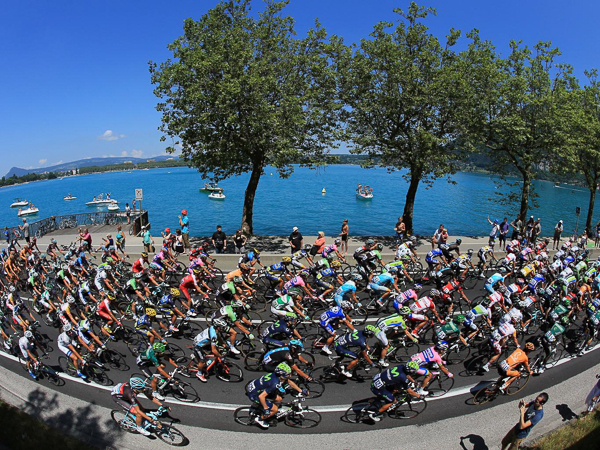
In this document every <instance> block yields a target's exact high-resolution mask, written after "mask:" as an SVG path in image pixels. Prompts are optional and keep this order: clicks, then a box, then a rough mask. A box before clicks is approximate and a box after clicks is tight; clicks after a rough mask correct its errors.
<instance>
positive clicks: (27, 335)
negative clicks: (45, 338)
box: [25, 330, 33, 339]
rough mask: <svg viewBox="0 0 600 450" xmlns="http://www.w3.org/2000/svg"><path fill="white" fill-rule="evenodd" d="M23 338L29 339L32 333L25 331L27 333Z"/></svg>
mask: <svg viewBox="0 0 600 450" xmlns="http://www.w3.org/2000/svg"><path fill="white" fill-rule="evenodd" d="M25 337H26V338H27V339H31V338H32V337H33V333H32V332H31V331H29V330H27V331H26V332H25Z"/></svg>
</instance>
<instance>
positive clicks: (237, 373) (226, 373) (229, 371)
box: [215, 361, 244, 383]
mask: <svg viewBox="0 0 600 450" xmlns="http://www.w3.org/2000/svg"><path fill="white" fill-rule="evenodd" d="M215 372H216V375H217V378H218V379H219V380H221V381H225V382H227V383H240V382H241V381H243V380H244V372H243V371H242V368H241V367H240V366H238V365H237V364H235V363H232V362H230V361H227V363H226V365H218V366H217V367H216V369H215Z"/></svg>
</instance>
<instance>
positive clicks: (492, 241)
mask: <svg viewBox="0 0 600 450" xmlns="http://www.w3.org/2000/svg"><path fill="white" fill-rule="evenodd" d="M487 220H488V222H489V223H490V225H491V226H492V229H491V230H490V237H489V239H488V245H489V246H490V247H492V250H494V246H495V245H496V236H497V235H498V232H499V231H500V225H498V219H494V221H493V222H492V221H491V220H490V216H488V218H487Z"/></svg>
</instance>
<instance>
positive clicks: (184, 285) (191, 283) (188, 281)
mask: <svg viewBox="0 0 600 450" xmlns="http://www.w3.org/2000/svg"><path fill="white" fill-rule="evenodd" d="M199 273H200V268H198V267H196V268H194V270H193V273H190V274H187V275H186V276H185V277H183V279H182V280H181V283H180V284H179V290H180V291H181V292H183V295H184V296H185V298H186V299H187V302H182V304H183V306H185V308H186V309H187V310H188V311H190V315H191V316H192V317H194V316H196V315H197V314H196V312H195V311H194V305H193V303H192V297H191V295H190V292H189V291H190V290H192V289H193V290H195V291H196V292H198V293H200V294H201V295H202V296H203V297H204V298H205V299H208V298H209V297H208V295H207V294H205V293H204V291H203V290H202V289H200V286H199V285H198V279H197V278H196V275H198V274H199Z"/></svg>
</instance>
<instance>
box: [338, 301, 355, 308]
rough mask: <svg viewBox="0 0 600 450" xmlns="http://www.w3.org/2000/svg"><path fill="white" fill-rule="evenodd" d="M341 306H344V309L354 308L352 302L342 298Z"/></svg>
mask: <svg viewBox="0 0 600 450" xmlns="http://www.w3.org/2000/svg"><path fill="white" fill-rule="evenodd" d="M340 306H341V307H342V309H351V308H352V303H350V302H349V301H347V300H342V301H341V302H340Z"/></svg>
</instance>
